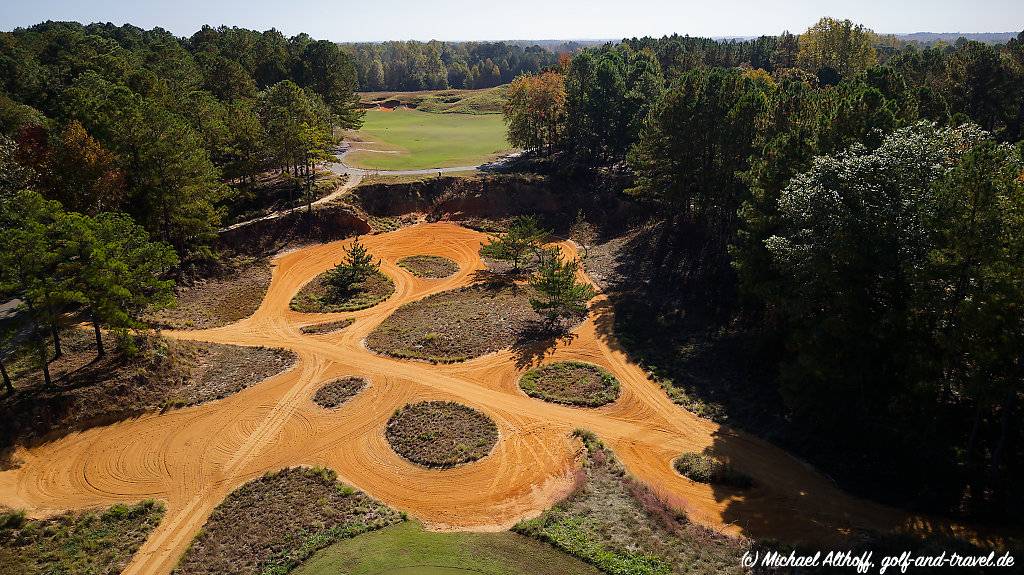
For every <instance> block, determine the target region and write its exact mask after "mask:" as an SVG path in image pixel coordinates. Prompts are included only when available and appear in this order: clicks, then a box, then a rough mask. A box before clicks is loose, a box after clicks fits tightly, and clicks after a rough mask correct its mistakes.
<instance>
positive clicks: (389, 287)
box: [291, 271, 395, 313]
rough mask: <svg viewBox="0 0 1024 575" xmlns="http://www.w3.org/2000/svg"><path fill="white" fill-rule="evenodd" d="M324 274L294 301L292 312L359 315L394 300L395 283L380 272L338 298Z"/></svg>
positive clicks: (306, 286) (310, 283)
mask: <svg viewBox="0 0 1024 575" xmlns="http://www.w3.org/2000/svg"><path fill="white" fill-rule="evenodd" d="M324 275H325V274H320V275H319V276H317V277H316V278H314V279H313V281H311V282H309V283H307V284H306V285H305V286H303V288H302V289H301V290H299V293H297V294H295V297H293V298H292V301H291V309H292V310H294V311H300V312H305V313H333V312H340V311H358V310H361V309H366V308H368V307H373V306H375V305H377V304H379V303H380V302H382V301H384V300H386V299H388V298H389V297H391V294H393V293H395V282H393V281H391V278H389V277H388V276H386V275H384V274H383V273H381V272H380V271H375V272H373V273H372V274H370V276H369V277H368V278H366V279H365V280H363V281H361V282H357V283H356V284H354V286H353V288H352V289H351V290H350V291H349V292H348V293H346V294H344V295H338V296H336V295H334V294H332V293H331V290H329V289H328V288H327V285H326V283H325V282H324Z"/></svg>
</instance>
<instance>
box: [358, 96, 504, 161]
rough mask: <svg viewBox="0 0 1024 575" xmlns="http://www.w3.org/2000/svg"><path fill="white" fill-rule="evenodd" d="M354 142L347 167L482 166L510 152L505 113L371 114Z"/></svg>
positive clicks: (370, 111) (373, 112)
mask: <svg viewBox="0 0 1024 575" xmlns="http://www.w3.org/2000/svg"><path fill="white" fill-rule="evenodd" d="M353 139H354V140H358V141H357V142H355V143H354V144H353V150H352V151H351V152H349V154H348V155H347V156H345V163H347V164H348V165H350V166H353V167H357V168H365V169H371V170H421V169H430V168H445V167H456V166H478V165H480V164H483V163H485V162H488V161H491V160H493V159H495V158H496V157H497V156H499V155H501V154H502V153H504V152H508V151H510V150H511V147H510V146H509V144H508V141H507V140H506V139H505V124H504V122H503V121H502V117H501V115H500V114H482V115H474V114H432V113H428V112H420V111H417V110H409V109H404V108H399V109H396V110H393V111H383V110H367V112H366V116H365V118H364V119H363V127H362V128H361V129H360V130H359V131H358V132H356V133H355V134H354V138H353ZM371 150H373V151H371Z"/></svg>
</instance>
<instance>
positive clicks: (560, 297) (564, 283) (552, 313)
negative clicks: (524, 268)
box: [530, 247, 594, 325]
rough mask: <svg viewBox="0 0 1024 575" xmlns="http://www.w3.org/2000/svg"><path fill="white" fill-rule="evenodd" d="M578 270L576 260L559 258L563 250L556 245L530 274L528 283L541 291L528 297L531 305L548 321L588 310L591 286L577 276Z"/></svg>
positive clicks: (554, 322)
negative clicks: (532, 274) (531, 274)
mask: <svg viewBox="0 0 1024 575" xmlns="http://www.w3.org/2000/svg"><path fill="white" fill-rule="evenodd" d="M578 270H579V261H578V260H568V261H562V250H561V249H560V248H557V247H556V248H554V249H553V250H550V251H547V252H546V253H545V254H544V257H543V258H542V261H541V263H540V266H539V267H538V269H537V273H536V274H535V275H534V276H533V277H532V278H530V286H532V287H533V288H534V289H535V290H537V292H538V293H539V294H540V297H538V298H531V299H530V306H531V307H533V309H534V311H536V312H537V313H539V314H542V315H543V316H544V317H546V318H547V320H548V323H549V324H550V325H555V324H556V323H557V322H559V321H561V320H563V319H567V318H572V317H579V316H581V315H583V314H585V313H586V312H587V302H588V301H590V298H592V297H594V288H593V287H591V286H590V284H588V283H585V282H582V281H579V280H577V279H576V274H577V271H578Z"/></svg>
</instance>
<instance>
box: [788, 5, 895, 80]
mask: <svg viewBox="0 0 1024 575" xmlns="http://www.w3.org/2000/svg"><path fill="white" fill-rule="evenodd" d="M875 37H876V35H875V33H874V32H873V31H872V30H870V29H868V28H865V27H864V26H862V25H860V24H854V23H853V22H851V21H849V20H836V19H834V18H822V19H821V20H818V23H817V24H815V25H814V26H811V27H810V28H808V29H807V31H806V32H804V33H803V34H801V35H800V39H799V43H800V50H799V52H798V53H797V63H798V64H799V65H800V67H801V68H804V69H806V70H810V71H812V72H815V73H818V74H821V73H822V72H823V71H824V70H825V69H830V70H832V71H834V72H835V73H837V74H839V75H840V76H841V77H843V78H848V77H850V76H852V75H854V74H856V73H857V72H861V71H864V70H866V69H867V68H868V67H869V66H872V65H874V64H875V62H876V60H877V56H876V54H875V48H874V46H873V44H874V41H875Z"/></svg>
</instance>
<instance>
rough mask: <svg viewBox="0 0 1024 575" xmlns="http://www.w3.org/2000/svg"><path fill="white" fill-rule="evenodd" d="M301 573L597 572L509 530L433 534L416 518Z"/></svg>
mask: <svg viewBox="0 0 1024 575" xmlns="http://www.w3.org/2000/svg"><path fill="white" fill-rule="evenodd" d="M295 573H296V574H297V575H466V574H468V573H476V574H481V573H482V574H486V575H599V574H600V572H599V571H598V570H597V569H596V568H594V567H592V566H590V565H588V564H586V563H583V562H582V561H580V560H578V559H576V558H574V557H571V556H569V555H566V554H565V553H562V552H561V551H558V550H556V549H554V548H553V547H551V546H549V545H547V544H545V543H541V542H539V541H535V540H533V539H529V538H526V537H523V536H522V535H517V534H515V533H510V532H507V531H506V532H502V533H463V532H456V533H435V532H431V531H424V530H423V527H422V526H421V525H420V524H419V523H416V522H415V521H407V522H405V523H401V524H398V525H393V526H391V527H387V528H385V529H381V530H380V531H374V532H372V533H366V534H364V535H359V536H357V537H354V538H352V539H347V540H344V541H340V542H338V543H335V544H334V545H331V546H330V547H328V548H326V549H324V550H322V551H320V552H319V553H317V554H316V555H314V556H313V557H312V558H310V559H309V560H308V561H306V562H305V563H304V564H303V565H302V566H301V567H299V568H298V569H296V570H295Z"/></svg>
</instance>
